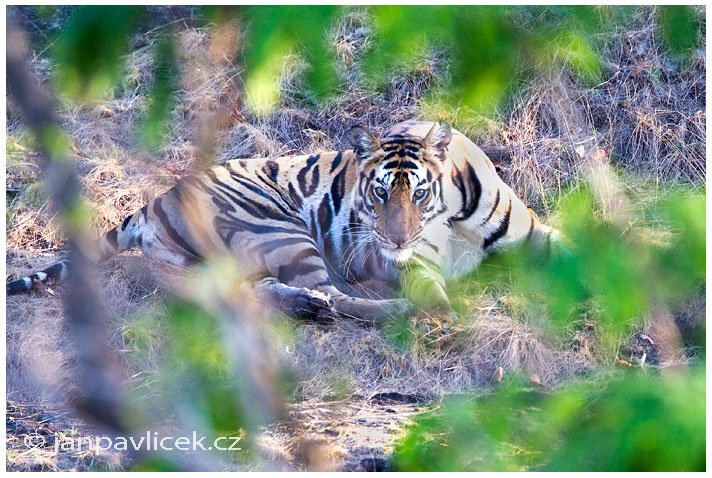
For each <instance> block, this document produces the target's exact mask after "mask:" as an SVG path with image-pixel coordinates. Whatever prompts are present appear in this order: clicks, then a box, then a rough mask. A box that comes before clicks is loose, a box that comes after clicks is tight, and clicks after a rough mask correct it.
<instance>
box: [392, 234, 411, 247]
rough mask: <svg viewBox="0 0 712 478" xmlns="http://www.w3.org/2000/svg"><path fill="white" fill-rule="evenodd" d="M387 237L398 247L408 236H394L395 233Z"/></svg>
mask: <svg viewBox="0 0 712 478" xmlns="http://www.w3.org/2000/svg"><path fill="white" fill-rule="evenodd" d="M388 238H389V239H390V240H391V242H393V244H395V245H396V246H398V247H400V246H401V245H402V244H403V243H404V242H406V241H407V240H408V238H407V237H405V236H396V235H393V236H388Z"/></svg>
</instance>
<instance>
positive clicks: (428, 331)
mask: <svg viewBox="0 0 712 478" xmlns="http://www.w3.org/2000/svg"><path fill="white" fill-rule="evenodd" d="M456 322H457V316H456V315H455V313H454V312H452V311H445V312H425V311H423V312H421V313H420V314H419V315H418V316H417V317H416V323H417V325H418V329H419V330H421V332H423V334H424V335H431V336H446V335H450V334H451V333H452V331H453V327H454V326H455V323H456Z"/></svg>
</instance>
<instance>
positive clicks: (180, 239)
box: [153, 197, 200, 258]
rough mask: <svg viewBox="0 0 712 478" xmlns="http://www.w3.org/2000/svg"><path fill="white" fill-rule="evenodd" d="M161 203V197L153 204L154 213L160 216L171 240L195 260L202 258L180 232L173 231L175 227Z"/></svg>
mask: <svg viewBox="0 0 712 478" xmlns="http://www.w3.org/2000/svg"><path fill="white" fill-rule="evenodd" d="M161 202H162V199H161V198H160V197H159V198H157V199H156V200H155V201H154V202H153V212H154V213H155V214H156V216H158V219H159V220H160V221H161V224H162V225H163V228H164V229H165V230H166V233H167V234H168V237H170V238H171V240H173V241H174V242H175V243H176V244H178V246H180V248H181V249H183V250H184V251H185V252H187V253H188V254H190V255H191V256H192V257H193V258H200V254H198V252H197V251H196V250H195V249H193V248H192V247H191V245H190V244H188V243H187V242H186V240H185V239H183V237H182V236H181V235H180V234H178V231H176V230H175V229H173V226H172V225H171V223H170V222H169V220H168V216H167V215H166V211H164V210H163V207H162V206H161Z"/></svg>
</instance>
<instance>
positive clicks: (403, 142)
mask: <svg viewBox="0 0 712 478" xmlns="http://www.w3.org/2000/svg"><path fill="white" fill-rule="evenodd" d="M451 139H452V132H451V130H450V126H449V125H448V124H447V123H445V122H443V121H441V122H438V123H435V125H434V126H433V127H432V129H431V130H430V131H429V132H428V134H427V135H426V136H425V137H424V138H417V137H411V136H403V135H396V136H390V137H386V138H384V139H382V140H381V141H379V140H378V139H376V137H375V136H374V135H373V134H371V133H370V132H369V131H368V130H367V129H365V128H363V127H361V126H355V127H354V128H352V129H351V131H350V132H349V140H350V142H351V144H352V145H353V148H354V155H355V156H356V158H357V159H358V161H359V169H360V176H359V184H358V191H357V194H358V196H359V197H358V199H357V207H359V206H360V207H359V209H360V215H361V219H362V220H363V221H364V222H366V223H367V224H369V225H370V226H371V229H372V233H373V238H374V239H375V241H376V243H377V244H378V246H379V247H380V251H381V253H382V255H383V256H384V257H386V258H388V259H391V260H394V261H396V262H398V263H403V262H405V261H407V260H408V259H409V258H410V256H411V254H412V253H413V249H414V248H415V246H416V245H417V244H418V243H419V242H420V241H421V240H422V238H423V229H424V228H425V227H426V225H427V223H428V221H429V220H431V219H432V218H434V217H435V216H437V215H438V214H439V213H441V212H442V211H443V210H444V206H443V201H442V178H443V162H444V161H445V158H446V156H447V146H448V144H450V140H451Z"/></svg>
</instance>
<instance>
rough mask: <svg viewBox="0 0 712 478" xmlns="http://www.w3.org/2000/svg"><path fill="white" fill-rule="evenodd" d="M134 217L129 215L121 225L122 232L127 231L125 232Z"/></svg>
mask: <svg viewBox="0 0 712 478" xmlns="http://www.w3.org/2000/svg"><path fill="white" fill-rule="evenodd" d="M132 217H133V215H132V214H129V215H128V216H127V217H126V219H124V222H122V223H121V230H122V231H125V230H126V226H128V225H129V221H130V220H131V218H132Z"/></svg>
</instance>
